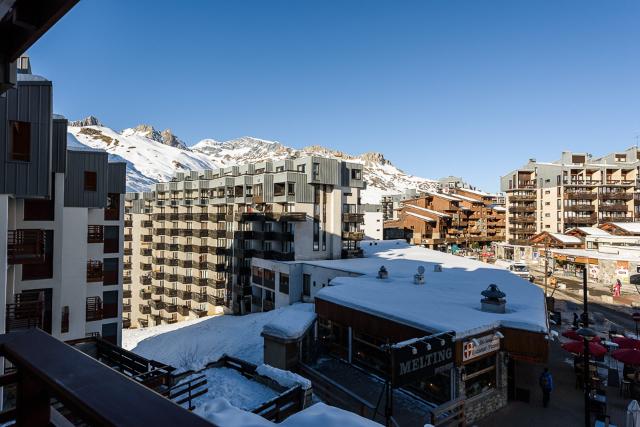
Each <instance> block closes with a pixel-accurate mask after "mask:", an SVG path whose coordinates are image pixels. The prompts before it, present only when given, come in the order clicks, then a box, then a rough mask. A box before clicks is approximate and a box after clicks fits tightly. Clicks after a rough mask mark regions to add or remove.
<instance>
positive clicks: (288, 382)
mask: <svg viewBox="0 0 640 427" xmlns="http://www.w3.org/2000/svg"><path fill="white" fill-rule="evenodd" d="M256 372H257V373H258V374H260V375H262V376H264V377H267V378H271V379H272V380H274V381H275V382H277V383H278V384H280V385H281V386H283V387H287V388H291V387H295V386H301V387H302V388H303V389H305V390H309V389H310V388H311V381H309V380H308V379H306V378H304V377H301V376H300V375H298V374H296V373H294V372H291V371H283V370H282V369H278V368H275V367H273V366H271V365H265V364H262V365H260V366H258V368H257V369H256Z"/></svg>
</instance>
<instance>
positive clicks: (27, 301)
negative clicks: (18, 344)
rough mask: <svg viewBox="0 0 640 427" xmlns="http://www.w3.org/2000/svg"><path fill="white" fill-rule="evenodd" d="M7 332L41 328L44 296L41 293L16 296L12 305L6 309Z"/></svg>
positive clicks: (8, 305)
mask: <svg viewBox="0 0 640 427" xmlns="http://www.w3.org/2000/svg"><path fill="white" fill-rule="evenodd" d="M5 320H6V324H5V328H6V331H7V332H13V331H19V330H23V329H30V328H42V326H43V323H44V296H43V295H42V293H39V294H35V295H31V294H16V295H15V296H14V303H12V304H7V307H6V317H5Z"/></svg>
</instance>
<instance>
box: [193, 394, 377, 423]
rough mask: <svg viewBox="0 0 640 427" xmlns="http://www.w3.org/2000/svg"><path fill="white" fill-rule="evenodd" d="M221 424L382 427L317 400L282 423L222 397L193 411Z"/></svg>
mask: <svg viewBox="0 0 640 427" xmlns="http://www.w3.org/2000/svg"><path fill="white" fill-rule="evenodd" d="M194 412H195V413H196V414H198V415H200V416H201V417H203V418H206V419H208V420H209V421H211V422H212V423H214V424H215V425H217V426H219V427H275V426H281V427H334V426H340V427H380V424H378V423H376V422H373V421H371V420H369V419H367V418H363V417H361V416H359V415H356V414H354V413H351V412H347V411H344V410H342V409H339V408H336V407H334V406H329V405H325V404H324V403H316V404H315V405H313V406H310V407H308V408H306V409H304V410H302V411H300V412H298V413H297V414H294V415H292V416H290V417H289V418H287V419H286V420H284V421H283V422H281V423H279V424H275V423H272V422H271V421H267V420H265V419H264V418H262V417H261V416H259V415H256V414H253V413H251V412H247V411H243V410H241V409H238V408H236V407H234V406H232V405H230V404H229V402H227V401H226V400H225V399H222V398H219V399H215V400H213V401H211V402H208V403H206V404H205V405H203V406H202V407H200V408H196V410H195V411H194Z"/></svg>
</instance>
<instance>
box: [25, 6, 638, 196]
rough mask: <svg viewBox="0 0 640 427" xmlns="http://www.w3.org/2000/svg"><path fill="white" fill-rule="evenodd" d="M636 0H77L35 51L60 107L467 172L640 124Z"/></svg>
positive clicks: (501, 166) (584, 146) (194, 136)
mask: <svg viewBox="0 0 640 427" xmlns="http://www.w3.org/2000/svg"><path fill="white" fill-rule="evenodd" d="M639 12H640V2H637V1H625V0H617V1H589V0H574V1H571V0H564V1H557V0H548V1H537V0H536V1H512V0H505V1H489V0H486V1H478V0H470V1H455V0H439V1H427V0H418V1H373V0H367V1H365V0H362V1H356V0H350V1H344V0H342V1H328V0H323V1H300V0H290V1H284V0H274V1H266V0H255V1H242V0H239V1H225V2H222V1H195V0H190V1H182V2H176V1H161V0H156V1H146V0H145V1H143V0H136V1H130V0H129V1H124V0H101V1H99V0H81V1H80V3H79V4H78V5H77V6H76V7H75V8H74V9H73V10H72V11H71V12H69V14H68V15H67V16H65V17H64V18H63V19H62V20H61V21H60V22H59V23H58V24H57V25H56V26H55V27H54V28H53V29H52V30H51V31H50V32H49V33H47V34H46V35H45V36H44V37H43V38H42V39H41V40H40V41H39V42H38V43H37V44H36V45H35V46H34V47H33V48H32V49H31V51H30V54H31V56H32V61H33V68H34V72H36V73H39V74H42V75H45V76H47V77H48V78H50V79H52V80H53V81H54V83H55V95H54V97H55V101H54V103H55V109H56V111H57V112H59V113H62V114H65V115H66V116H67V117H69V118H72V119H73V118H80V117H84V116H86V115H89V114H93V115H96V116H97V117H99V118H100V119H101V120H102V121H103V122H104V123H105V124H106V125H108V126H110V127H113V128H116V129H122V128H126V127H130V126H134V125H136V124H138V123H150V124H153V125H154V126H156V127H157V128H161V129H164V128H167V127H169V128H171V129H173V131H174V133H175V134H177V135H178V136H179V137H181V138H182V139H184V140H185V141H187V143H189V144H193V143H195V142H197V141H199V140H200V139H203V138H214V139H218V140H223V139H229V138H234V137H238V136H243V135H251V136H256V137H261V138H265V139H271V140H277V141H280V142H282V143H284V144H286V145H290V146H294V147H303V146H307V145H312V144H321V145H325V146H328V147H332V148H337V149H340V150H343V151H346V152H349V153H353V154H357V153H361V152H365V151H380V152H383V153H384V154H385V155H386V156H387V158H389V159H390V160H391V161H392V162H394V163H395V164H396V165H397V166H398V167H400V168H402V169H404V170H405V171H407V172H409V173H413V174H416V175H420V176H424V177H430V178H438V177H441V176H444V175H448V174H454V175H461V176H463V177H465V178H466V179H467V180H468V181H470V182H472V183H473V184H475V185H477V186H479V187H481V188H485V189H487V190H496V189H497V188H498V177H499V175H501V174H505V173H506V172H508V171H509V170H510V169H512V168H515V167H517V166H519V165H520V164H522V163H525V162H526V160H527V159H528V158H530V157H535V158H537V159H538V160H555V159H556V158H558V157H559V154H560V152H561V151H562V150H577V151H579V150H582V151H589V152H593V153H594V154H596V155H597V154H600V153H604V152H607V151H613V150H617V149H620V150H621V149H624V148H626V147H629V146H631V145H634V144H635V142H636V136H638V135H640V123H639V121H638V118H639V117H638V113H639V111H640V89H639V87H640V86H639V85H638V83H639V81H638V80H639V79H640V77H639V76H640V55H638V53H639V52H638V41H639V40H640V25H638V21H639V18H640V13H639Z"/></svg>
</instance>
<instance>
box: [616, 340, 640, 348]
mask: <svg viewBox="0 0 640 427" xmlns="http://www.w3.org/2000/svg"><path fill="white" fill-rule="evenodd" d="M611 341H613V342H614V343H616V344H618V346H620V348H621V349H622V348H638V349H640V341H638V340H634V339H633V338H627V337H615V338H613V339H612V340H611Z"/></svg>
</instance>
